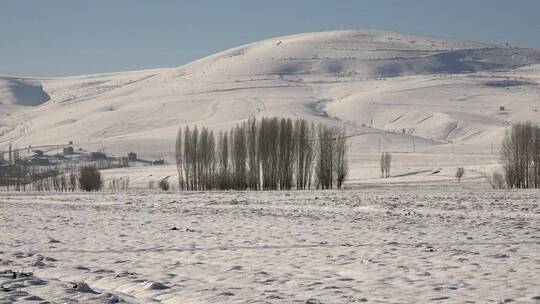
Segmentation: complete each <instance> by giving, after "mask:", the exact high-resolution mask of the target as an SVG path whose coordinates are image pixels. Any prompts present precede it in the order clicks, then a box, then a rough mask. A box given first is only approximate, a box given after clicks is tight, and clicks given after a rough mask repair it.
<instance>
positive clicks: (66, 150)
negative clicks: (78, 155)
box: [64, 147, 75, 155]
mask: <svg viewBox="0 0 540 304" xmlns="http://www.w3.org/2000/svg"><path fill="white" fill-rule="evenodd" d="M74 152H75V151H74V150H73V147H65V148H64V155H71V154H73V153H74Z"/></svg>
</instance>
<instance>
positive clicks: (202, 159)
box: [176, 117, 349, 191]
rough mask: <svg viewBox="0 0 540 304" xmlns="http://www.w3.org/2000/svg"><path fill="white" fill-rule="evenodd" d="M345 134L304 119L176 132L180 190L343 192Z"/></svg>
mask: <svg viewBox="0 0 540 304" xmlns="http://www.w3.org/2000/svg"><path fill="white" fill-rule="evenodd" d="M348 147H349V145H348V143H347V137H346V136H345V130H341V129H339V128H336V127H330V126H326V125H323V124H319V125H315V124H314V123H310V122H308V121H307V120H305V119H296V120H292V119H290V118H278V117H273V118H262V119H260V120H257V119H255V118H250V119H248V120H247V121H245V122H242V123H239V124H237V125H235V126H234V127H232V128H230V129H229V130H226V131H221V132H219V133H218V134H217V135H215V134H214V132H213V131H212V130H210V129H208V128H207V127H202V128H200V129H199V128H198V127H197V126H193V127H190V126H185V127H183V128H182V127H180V129H179V130H178V135H177V138H176V164H177V169H178V186H179V189H181V190H188V191H204V190H214V189H216V190H228V189H235V190H289V189H311V188H312V187H314V188H317V189H333V188H338V189H340V188H342V186H343V183H344V181H345V179H346V177H347V174H348V166H347V159H346V152H347V149H348Z"/></svg>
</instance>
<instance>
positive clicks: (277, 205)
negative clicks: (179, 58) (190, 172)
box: [0, 185, 540, 303]
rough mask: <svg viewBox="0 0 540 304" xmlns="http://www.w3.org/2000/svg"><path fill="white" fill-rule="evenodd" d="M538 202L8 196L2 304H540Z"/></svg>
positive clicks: (533, 194)
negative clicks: (15, 303) (21, 303)
mask: <svg viewBox="0 0 540 304" xmlns="http://www.w3.org/2000/svg"><path fill="white" fill-rule="evenodd" d="M538 204H539V201H538V191H505V190H500V191H494V190H489V191H479V189H478V188H476V187H471V186H470V185H467V186H460V187H458V186H455V185H454V186H453V187H447V188H444V187H442V188H439V189H437V190H427V189H425V188H419V189H410V188H401V187H396V188H386V189H382V190H374V189H371V190H366V189H365V190H360V191H358V190H347V191H283V192H234V191H230V192H208V193H202V192H201V193H181V194H179V193H173V192H169V193H163V192H162V193H158V192H149V191H144V192H137V191H129V192H125V193H107V192H100V193H89V194H82V193H67V194H66V193H62V194H60V193H58V194H54V193H53V194H51V193H48V194H47V193H23V194H16V193H10V194H7V193H4V194H2V196H1V197H0V210H1V212H0V231H2V233H0V302H1V303H13V302H16V301H17V302H23V303H30V302H32V303H34V302H35V303H364V302H367V303H509V302H513V303H538V302H539V301H540V276H539V274H540V208H539V205H538Z"/></svg>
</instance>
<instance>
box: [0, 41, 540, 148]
mask: <svg viewBox="0 0 540 304" xmlns="http://www.w3.org/2000/svg"><path fill="white" fill-rule="evenodd" d="M539 108H540V50H535V49H520V48H513V47H509V46H498V45H491V44H484V43H476V42H468V41H460V40H453V39H441V38H431V37H423V36H415V35H405V34H397V33H388V32H380V31H336V32H321V33H308V34H300V35H294V36H287V37H278V38H272V39H268V40H264V41H261V42H255V43H252V44H248V45H244V46H241V47H238V48H234V49H231V50H227V51H223V52H220V53H218V54H215V55H212V56H209V57H206V58H203V59H200V60H198V61H196V62H193V63H191V64H188V65H185V66H182V67H179V68H170V69H155V70H143V71H134V72H123V73H115V74H102V75H88V76H79V77H65V78H33V79H30V78H17V77H0V149H2V148H4V147H5V146H7V144H8V143H10V142H12V143H14V144H15V145H17V146H19V147H25V146H27V145H34V146H36V145H39V144H57V143H65V142H67V141H68V140H71V141H74V142H75V143H79V144H80V145H85V146H88V147H100V146H104V147H107V148H108V149H109V150H112V151H117V152H126V151H127V150H132V149H134V150H138V151H147V152H155V151H171V149H172V143H173V141H174V138H175V133H176V131H177V129H178V127H179V126H180V125H181V124H198V125H209V126H211V127H213V128H216V129H219V128H223V127H227V126H230V125H231V124H233V123H236V122H238V121H241V120H243V119H246V118H248V117H250V116H259V117H260V116H273V115H279V116H288V117H307V118H309V119H312V120H313V121H327V122H328V123H334V124H336V125H344V126H346V128H347V130H348V132H350V133H354V132H362V131H369V132H378V131H381V132H384V134H382V135H380V134H375V135H366V136H360V137H356V138H355V139H354V142H353V148H352V149H353V152H357V151H361V150H362V149H367V148H368V147H374V146H375V145H377V142H382V144H383V145H385V146H386V147H395V148H403V147H407V146H409V145H411V142H413V145H416V146H417V147H428V146H436V145H440V144H445V143H448V142H455V143H457V144H463V145H469V146H471V147H473V146H474V147H477V146H484V147H488V146H490V144H492V143H496V144H497V143H498V142H499V141H500V139H501V137H502V136H503V134H504V132H505V129H506V127H507V126H508V125H509V124H510V123H512V122H516V121H522V120H532V121H534V122H538V123H540V114H539V113H538V112H537V110H538V109H539Z"/></svg>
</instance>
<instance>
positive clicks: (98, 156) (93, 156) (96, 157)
mask: <svg viewBox="0 0 540 304" xmlns="http://www.w3.org/2000/svg"><path fill="white" fill-rule="evenodd" d="M103 159H107V155H106V154H105V153H103V152H90V160H103Z"/></svg>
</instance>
